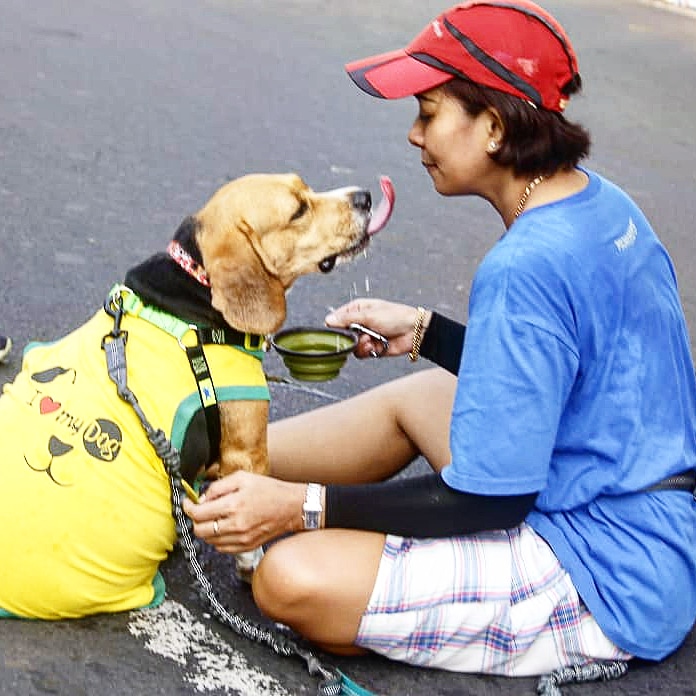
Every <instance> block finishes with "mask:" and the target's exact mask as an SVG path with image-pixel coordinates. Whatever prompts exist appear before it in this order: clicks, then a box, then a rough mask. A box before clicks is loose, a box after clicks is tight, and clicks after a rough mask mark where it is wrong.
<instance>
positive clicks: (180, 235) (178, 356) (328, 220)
mask: <svg viewBox="0 0 696 696" xmlns="http://www.w3.org/2000/svg"><path fill="white" fill-rule="evenodd" d="M382 187H383V192H385V193H387V194H389V195H386V196H384V197H383V201H382V203H381V204H380V207H379V209H378V210H376V211H374V213H373V211H372V206H371V197H370V194H369V192H368V191H366V190H363V189H359V188H356V187H348V188H342V189H337V190H334V191H329V192H324V193H318V192H315V191H313V190H312V189H310V188H309V187H308V186H307V184H305V183H304V181H303V180H302V179H301V178H300V177H299V176H298V175H296V174H250V175H247V176H243V177H241V178H239V179H235V180H233V181H231V182H229V183H227V184H225V185H224V186H222V187H221V188H220V189H219V190H218V191H217V192H216V193H215V194H214V195H213V196H212V198H211V199H210V200H209V201H208V202H207V203H206V204H205V205H204V207H203V208H202V209H201V210H200V211H199V212H198V213H196V214H195V215H191V216H189V217H186V218H185V219H184V220H183V222H182V223H181V225H180V227H179V228H178V230H177V231H176V233H175V235H174V238H173V240H172V242H171V243H170V245H169V247H168V248H167V252H166V253H165V252H161V253H158V254H155V255H154V256H151V257H150V258H148V259H146V260H145V261H144V262H142V263H141V264H140V265H138V266H135V267H134V268H131V269H130V270H129V271H128V272H127V273H126V275H125V279H124V284H123V285H122V286H116V287H115V288H114V289H112V291H111V292H110V293H109V296H108V299H107V302H106V304H105V309H103V310H99V311H98V312H96V314H94V316H92V318H91V319H89V320H88V321H87V322H86V323H85V324H83V325H82V326H81V327H79V328H77V329H76V330H75V331H72V332H71V333H69V334H68V335H67V336H65V337H63V338H61V339H60V340H58V341H56V342H54V343H50V344H33V345H32V344H30V345H29V346H28V347H27V350H26V352H25V355H24V359H23V364H22V369H21V371H20V373H19V374H18V375H17V376H16V379H15V380H14V382H12V383H11V384H8V385H6V386H5V389H4V390H3V394H2V396H1V397H0V486H1V488H2V490H3V505H2V506H0V526H1V528H2V530H3V531H2V535H0V557H2V559H3V562H2V564H0V616H12V617H30V618H39V619H62V618H75V617H80V616H85V615H89V614H95V613H102V612H118V611H125V610H130V609H135V608H140V607H147V606H155V605H156V604H158V603H159V602H160V601H161V600H162V599H163V595H164V584H163V580H162V577H161V575H160V573H159V564H160V563H161V562H162V561H163V560H164V559H165V558H166V557H167V555H168V554H169V552H170V551H171V550H172V549H173V547H174V543H175V541H176V530H175V525H174V521H173V517H172V511H171V502H170V499H171V498H170V493H171V492H170V483H169V479H168V475H167V472H166V471H165V467H164V465H163V463H162V461H161V460H160V458H159V456H158V454H157V453H156V452H155V450H154V448H153V446H152V445H151V443H150V441H149V440H148V437H147V435H146V429H145V428H144V426H143V424H142V420H141V419H140V418H139V416H138V415H137V413H136V410H135V409H134V408H133V407H132V404H131V403H126V401H125V400H124V399H122V398H120V397H119V395H118V393H117V385H116V384H115V383H114V381H112V379H110V377H109V374H110V372H111V373H112V374H113V375H116V374H118V369H117V368H118V367H119V366H120V367H123V362H125V367H126V369H125V371H122V372H121V373H120V374H121V378H122V377H123V375H125V379H126V383H125V385H124V388H125V390H127V392H128V393H130V394H132V395H133V397H134V399H135V400H136V402H137V404H138V406H139V408H140V409H141V411H142V413H144V414H145V417H146V419H147V421H148V423H149V424H151V426H152V427H153V428H161V429H162V430H163V431H164V433H165V434H166V436H167V438H169V439H170V440H171V442H172V444H173V445H174V446H175V447H176V448H177V449H178V451H179V452H180V454H181V473H182V477H183V478H184V479H185V480H186V481H188V482H189V483H191V482H193V481H194V479H195V478H196V476H197V475H199V474H200V472H201V470H202V469H205V468H206V467H210V466H211V465H212V466H213V467H215V468H216V470H217V472H218V475H220V476H224V475H227V474H229V473H231V472H232V471H235V470H237V469H245V470H249V471H255V472H259V473H267V472H268V453H267V446H266V428H267V423H268V405H269V404H268V402H269V393H268V386H267V384H266V381H265V377H264V374H263V370H262V365H261V357H262V355H263V350H264V342H265V337H266V336H268V335H269V334H272V333H274V332H275V331H277V330H278V329H279V328H280V327H281V325H282V324H283V322H284V320H285V316H286V300H285V294H286V291H287V290H288V288H289V287H290V286H291V285H292V283H293V282H294V281H295V280H296V279H297V278H298V277H300V276H302V275H305V274H309V273H313V272H316V271H320V272H324V273H327V272H329V271H331V270H332V269H333V268H334V266H335V265H336V264H337V263H342V262H344V261H347V260H349V259H351V258H352V257H353V256H355V255H356V254H357V253H359V252H360V251H362V250H363V249H364V248H365V247H366V245H367V244H368V243H369V241H370V238H371V236H372V234H374V233H375V232H376V231H378V230H379V229H381V228H382V227H383V226H384V224H386V220H387V219H388V217H389V214H390V212H391V204H392V203H393V191H392V190H391V187H390V185H389V184H388V183H384V180H383V185H382ZM197 327H198V328H197ZM201 327H204V328H201ZM116 339H119V340H120V339H123V341H125V348H124V351H125V352H124V353H123V355H121V357H120V359H119V360H121V362H119V360H116V361H113V360H112V361H111V362H109V361H108V360H107V357H106V354H108V353H109V352H110V348H111V347H112V346H113V345H114V342H115V341H116ZM230 343H232V344H233V345H229V344H230ZM112 368H113V370H112ZM114 379H115V377H114ZM116 381H118V380H116ZM211 407H212V410H211ZM210 413H213V417H210ZM215 413H217V414H219V416H215ZM211 423H213V425H214V426H215V423H217V426H215V427H211ZM216 428H217V429H216ZM247 570H248V569H247Z"/></svg>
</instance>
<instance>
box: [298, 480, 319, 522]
mask: <svg viewBox="0 0 696 696" xmlns="http://www.w3.org/2000/svg"><path fill="white" fill-rule="evenodd" d="M322 488H323V486H322V485H321V484H319V483H308V484H307V490H306V491H305V499H304V505H303V506H302V521H303V522H304V528H305V529H319V527H320V526H321V513H322V512H323V511H324V508H323V507H322V505H321V490H322Z"/></svg>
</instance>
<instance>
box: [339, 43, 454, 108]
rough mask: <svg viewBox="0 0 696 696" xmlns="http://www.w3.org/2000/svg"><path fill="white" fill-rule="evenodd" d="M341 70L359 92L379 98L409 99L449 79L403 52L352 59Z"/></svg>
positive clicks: (447, 76)
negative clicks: (344, 70)
mask: <svg viewBox="0 0 696 696" xmlns="http://www.w3.org/2000/svg"><path fill="white" fill-rule="evenodd" d="M345 67H346V71H347V72H348V75H350V78H351V79H352V80H353V82H355V84H356V85H357V86H358V87H360V89H362V90H363V91H364V92H367V94H370V95H372V96H373V97H381V98H382V99H401V98H403V97H411V96H413V95H414V94H420V93H421V92H427V91H428V90H429V89H434V88H435V87H439V86H440V85H442V84H444V83H445V82H447V81H448V80H451V79H452V75H450V74H449V73H446V72H444V71H442V70H438V69H437V68H433V67H431V66H430V65H426V64H425V63H421V62H420V61H419V60H416V59H415V58H413V57H412V56H410V55H408V53H406V51H404V50H403V49H400V50H398V51H390V52H389V53H381V54H379V55H376V56H371V57H369V58H363V59H362V60H356V61H353V62H352V63H348V64H347V65H346V66H345Z"/></svg>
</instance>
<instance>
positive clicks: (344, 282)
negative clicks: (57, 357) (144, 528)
mask: <svg viewBox="0 0 696 696" xmlns="http://www.w3.org/2000/svg"><path fill="white" fill-rule="evenodd" d="M446 5H447V3H444V4H443V2H433V1H432V0H420V1H419V2H412V1H409V0H388V1H386V0H384V1H381V0H371V1H368V0H351V2H349V3H348V2H343V1H341V2H339V1H338V0H263V2H261V1H259V0H200V1H199V2H190V1H189V2H185V1H184V0H119V1H118V2H114V1H113V0H111V1H110V2H107V1H106V0H70V2H69V3H66V2H64V1H63V0H38V1H37V2H34V3H27V2H26V0H0V65H2V69H1V70H0V205H1V210H2V219H1V222H0V333H9V334H11V335H12V337H13V339H14V341H15V343H16V345H17V350H16V351H15V353H14V354H13V357H12V359H11V360H10V362H9V364H7V365H5V366H3V367H0V383H2V382H5V381H8V380H10V379H11V378H12V377H13V375H14V373H15V372H16V371H17V370H18V368H19V364H20V353H21V348H22V346H23V345H24V344H26V343H27V342H28V341H30V340H50V339H52V338H55V337H58V336H60V335H62V334H64V333H66V332H67V331H69V330H70V329H71V328H72V327H74V326H76V325H77V324H79V323H81V322H82V321H84V320H85V319H86V318H87V317H88V316H89V315H91V313H92V312H93V311H94V310H95V308H96V307H98V306H99V304H100V303H101V302H102V300H103V297H104V295H105V293H106V291H107V290H108V289H109V287H110V286H111V285H112V284H113V282H115V281H118V280H120V279H122V277H123V274H124V272H125V270H126V269H127V268H128V267H129V266H131V265H133V264H134V263H136V262H138V261H140V260H141V259H142V258H144V257H145V256H147V255H149V254H151V253H152V252H154V251H157V250H160V249H162V248H163V247H164V245H165V244H166V242H167V241H168V240H169V238H170V236H171V234H172V232H173V231H174V229H175V228H176V227H177V225H178V223H179V222H180V220H181V219H182V218H183V217H184V216H185V215H187V214H188V213H190V212H193V211H195V210H197V209H198V208H199V207H200V206H201V205H202V204H203V203H204V202H205V200H206V199H207V197H208V196H209V195H210V194H211V193H212V192H213V191H214V190H215V189H216V188H217V187H218V186H219V185H220V184H222V183H223V182H225V181H226V180H228V179H229V178H233V177H236V176H239V175H241V174H244V173H248V172H254V171H297V172H299V173H300V174H302V175H303V176H304V177H305V179H306V180H307V181H308V182H309V183H310V184H311V185H312V186H314V187H315V188H317V189H323V188H333V187H335V186H342V185H346V184H359V185H364V186H367V187H369V188H371V189H372V190H373V191H374V192H375V195H377V194H378V177H379V175H380V174H383V173H386V174H389V175H390V176H391V178H392V179H393V181H394V184H395V186H396V191H397V207H396V211H395V213H394V216H393V218H392V221H391V223H390V225H389V227H388V228H387V229H386V230H384V231H383V232H382V233H381V234H380V235H379V237H378V238H377V239H376V240H375V243H374V245H373V247H372V250H371V252H370V255H369V256H368V257H367V258H366V259H359V260H358V261H357V262H356V263H354V264H353V265H351V266H350V267H342V268H339V269H337V270H336V271H335V272H334V273H333V274H331V275H330V276H326V277H308V278H304V279H302V280H300V281H299V282H298V283H297V285H296V287H295V289H294V290H293V292H292V293H291V295H290V298H289V302H290V315H289V318H288V322H287V324H288V325H292V324H297V323H303V324H304V323H318V322H321V321H322V319H323V317H324V314H325V312H326V309H327V307H329V306H335V305H338V304H339V303H341V302H343V301H345V300H347V299H348V298H349V297H351V296H352V295H354V294H365V293H368V292H369V293H371V294H373V295H375V296H382V297H390V298H395V299H396V298H399V299H402V300H403V301H406V302H411V303H420V304H425V305H428V306H430V307H434V308H437V309H438V310H440V311H442V312H445V313H447V314H449V315H451V316H454V317H457V318H459V319H461V320H465V319H466V302H467V297H468V288H469V284H470V281H471V278H472V275H473V272H474V270H475V268H476V266H477V264H478V262H479V261H480V259H481V258H482V256H483V255H484V254H485V252H486V251H487V249H489V248H490V246H491V245H492V244H493V243H494V242H495V240H496V238H497V237H498V236H499V235H500V234H501V233H502V227H501V223H500V221H499V219H498V218H497V217H496V216H495V214H494V213H493V212H492V211H491V210H489V209H488V208H487V207H486V205H484V204H483V203H481V202H477V201H474V200H453V199H448V200H444V199H441V198H438V197H437V195H436V194H435V193H434V192H433V191H432V188H431V185H430V181H429V178H428V177H427V176H426V174H425V172H423V171H422V170H421V167H420V165H419V160H418V155H417V153H416V152H415V151H413V150H412V149H411V148H410V147H409V146H408V144H407V143H406V132H407V129H408V127H409V125H410V122H411V119H412V118H413V115H414V112H415V109H414V104H413V103H412V101H411V100H405V101H403V102H379V101H377V100H373V99H370V98H369V97H366V96H365V95H363V94H362V93H360V92H359V91H358V90H357V89H356V88H355V87H354V86H353V85H352V84H351V83H350V81H349V80H348V78H347V77H346V76H345V75H344V74H343V71H342V65H343V63H344V62H346V61H347V60H350V59H352V58H356V57H361V56H363V55H368V54H369V53H375V52H379V51H382V50H387V49H390V48H395V47H399V46H401V45H403V44H404V43H405V42H406V41H407V40H409V39H410V38H411V36H412V35H413V34H414V33H415V32H417V31H418V30H420V28H421V27H422V26H423V25H424V24H425V23H426V22H427V21H428V20H429V19H430V18H431V17H432V16H434V15H435V14H436V13H437V12H438V11H439V10H441V9H443V7H444V6H446ZM547 7H548V8H549V9H550V10H551V11H552V12H554V13H555V14H556V15H557V16H558V18H559V19H560V20H561V21H562V22H563V23H564V25H565V26H566V28H567V29H568V31H569V33H570V35H571V37H572V39H573V41H574V44H575V46H576V49H577V51H578V53H579V56H580V66H581V72H582V75H583V78H584V81H585V90H584V95H583V96H582V97H581V98H580V99H578V100H577V101H576V102H575V103H574V104H572V105H571V108H570V110H569V117H571V118H573V119H577V120H580V121H582V122H583V123H584V124H585V125H587V126H588V127H589V128H590V130H591V131H592V133H593V135H594V151H593V156H592V158H591V160H590V162H589V164H590V165H591V166H593V167H594V168H596V169H598V170H599V171H601V172H602V173H604V174H606V175H608V176H609V177H610V178H612V179H614V180H615V181H616V182H617V183H619V184H620V185H622V186H623V187H625V188H626V189H627V190H628V191H629V192H630V193H631V194H632V195H633V196H634V197H635V198H636V199H637V201H638V202H639V203H640V204H641V205H642V207H643V209H644V210H645V212H646V213H647V215H648V216H649V217H650V219H651V220H652V221H653V223H654V226H655V228H656V229H657V231H658V233H659V234H660V236H661V237H662V239H663V240H664V241H665V243H666V245H667V247H668V248H669V250H670V251H671V253H672V255H673V258H674V261H675V265H676V268H677V273H678V277H679V281H680V290H681V294H682V299H683V302H684V306H685V309H686V314H687V319H688V322H689V326H690V330H691V334H692V347H696V275H694V273H693V271H692V269H693V265H694V257H695V256H696V241H695V237H696V235H695V226H694V219H695V218H696V197H695V196H694V190H695V189H696V175H695V174H694V152H695V151H696V129H694V127H693V126H694V119H695V115H696V90H694V88H693V84H694V74H696V18H695V17H694V15H693V14H685V13H677V12H674V11H671V10H669V9H666V8H664V7H658V6H652V5H646V4H641V3H639V2H636V1H634V0H552V1H550V2H548V3H547ZM408 369H412V368H410V367H409V366H408V364H407V362H406V361H405V360H389V361H379V362H378V361H372V362H369V363H358V362H357V361H355V360H351V361H350V363H349V364H348V366H347V367H346V369H345V370H344V371H343V372H342V373H341V376H340V377H339V378H338V379H337V380H335V381H333V382H330V383H327V384H326V385H322V386H321V387H320V391H319V393H315V394H311V393H308V392H303V391H299V390H296V389H293V388H291V387H288V386H284V385H274V386H273V387H272V391H273V397H274V403H273V413H272V415H273V417H274V418H277V417H280V416H283V415H287V414H289V413H293V412H297V411H300V410H304V409H306V408H309V407H312V406H314V405H318V404H321V403H325V402H326V401H328V400H330V399H336V398H342V397H344V396H347V395H349V394H352V393H355V392H357V391H359V390H362V389H364V388H366V387H369V386H371V385H374V384H377V383H380V382H382V381H384V380H386V379H388V378H391V377H394V376H397V375H400V374H403V373H405V372H406V371H407V370H408ZM267 370H268V372H269V373H271V374H277V375H281V376H284V372H283V367H282V365H281V364H280V362H279V360H278V358H277V356H275V355H269V356H268V359H267ZM3 495H11V492H7V491H3ZM205 564H206V568H207V569H208V571H209V573H210V575H211V577H212V579H213V582H214V584H215V586H216V587H218V588H219V591H220V594H221V597H222V599H223V600H224V601H226V602H227V603H228V604H230V606H232V607H233V608H235V609H237V610H241V611H243V612H246V613H249V614H250V615H254V608H253V606H252V605H251V602H250V598H249V593H248V590H246V589H245V588H243V587H239V586H237V585H236V584H235V583H234V581H232V580H231V577H230V570H229V564H228V562H227V560H226V559H224V558H221V557H218V556H215V555H213V554H210V553H206V555H205ZM165 575H166V577H167V581H168V599H167V602H166V603H165V605H164V607H163V609H161V610H159V611H158V612H148V613H145V612H139V613H133V614H124V615H118V616H100V617H93V618H89V619H85V620H81V621H72V622H61V623H54V624H45V623H41V622H21V621H3V622H0V696H9V695H12V696H14V695H16V694H21V695H23V696H24V695H27V696H34V695H36V696H38V695H43V694H66V695H67V694H70V695H73V694H86V695H89V696H91V695H93V694H95V695H96V694H105V693H106V694H128V695H131V694H132V695H133V696H141V695H143V696H144V695H145V694H147V695H148V696H154V695H156V694H168V695H174V694H193V693H206V694H211V695H212V696H217V695H223V694H224V695H228V694H230V695H232V696H236V695H241V696H252V695H255V694H276V695H278V696H281V695H285V694H291V695H295V694H312V693H314V688H315V681H314V679H312V678H310V677H308V676H307V675H306V673H305V671H304V669H303V667H302V665H300V664H297V663H295V662H292V661H288V660H285V659H283V658H279V657H276V656H274V655H273V654H271V653H269V652H268V651H267V650H265V649H264V648H262V647H259V646H256V645H253V644H250V643H248V642H245V641H243V640H241V639H238V638H237V637H235V636H234V635H232V634H231V632H230V631H228V630H227V629H224V628H221V627H220V626H219V625H217V624H216V622H215V621H211V620H210V619H209V617H208V616H207V614H206V610H205V607H204V605H203V604H202V603H201V601H200V600H199V599H198V597H197V594H196V592H195V589H194V588H193V586H192V583H191V581H190V579H189V577H188V575H187V573H186V569H185V567H184V563H183V561H182V558H181V556H180V555H179V554H175V555H174V556H173V557H172V558H171V559H170V560H169V561H168V562H167V564H166V567H165ZM675 601H676V602H678V601H679V598H675ZM695 651H696V640H695V639H694V637H693V636H692V637H690V638H689V640H688V641H687V643H686V644H685V645H684V647H683V648H682V649H681V650H680V651H679V652H678V653H677V654H676V655H675V656H673V657H672V658H671V659H670V660H668V661H667V662H666V663H664V664H662V665H658V666H654V665H639V666H636V667H635V668H633V669H632V670H631V671H630V672H629V674H628V676H626V677H625V678H624V679H622V680H621V681H619V682H616V683H611V684H606V685H593V686H582V687H569V688H568V689H567V693H568V694H569V695H572V694H575V693H578V694H580V693H582V692H583V691H585V692H588V693H589V692H591V693H597V694H626V695H629V694H630V695H631V696H637V695H639V694H648V693H653V692H654V691H659V692H663V693H668V694H670V695H679V694H684V695H686V694H695V693H696V686H695V685H694V676H693V668H692V665H693V659H694V653H695ZM331 662H333V663H334V664H338V665H339V666H340V667H341V668H343V669H344V670H345V671H346V672H347V673H348V674H349V676H351V677H352V678H353V679H354V680H356V681H357V682H358V683H360V684H362V685H363V686H364V687H366V688H368V689H370V690H371V691H374V692H377V693H380V694H383V695H384V696H387V695H389V696H402V695H403V696H405V695H413V696H421V695H423V694H432V695H433V696H446V695H447V696H450V695H451V696H454V695H455V694H456V695H457V696H459V695H467V694H471V695H476V696H484V695H488V694H494V693H495V694H504V695H505V694H511V695H512V694H515V695H517V694H525V693H533V691H534V685H535V681H534V680H505V679H494V678H485V677H477V676H464V675H454V674H448V673H444V672H434V671H425V670H417V669H411V668H408V667H403V666H400V665H396V664H391V663H388V662H386V661H384V660H381V659H377V658H361V659H353V660H332V661H331Z"/></svg>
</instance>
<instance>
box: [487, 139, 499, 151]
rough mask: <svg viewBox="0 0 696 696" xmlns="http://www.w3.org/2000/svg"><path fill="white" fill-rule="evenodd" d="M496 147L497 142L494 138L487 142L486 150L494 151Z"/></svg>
mask: <svg viewBox="0 0 696 696" xmlns="http://www.w3.org/2000/svg"><path fill="white" fill-rule="evenodd" d="M497 149H498V143H497V142H496V141H495V140H491V142H490V143H488V152H495V151H496V150H497Z"/></svg>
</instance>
